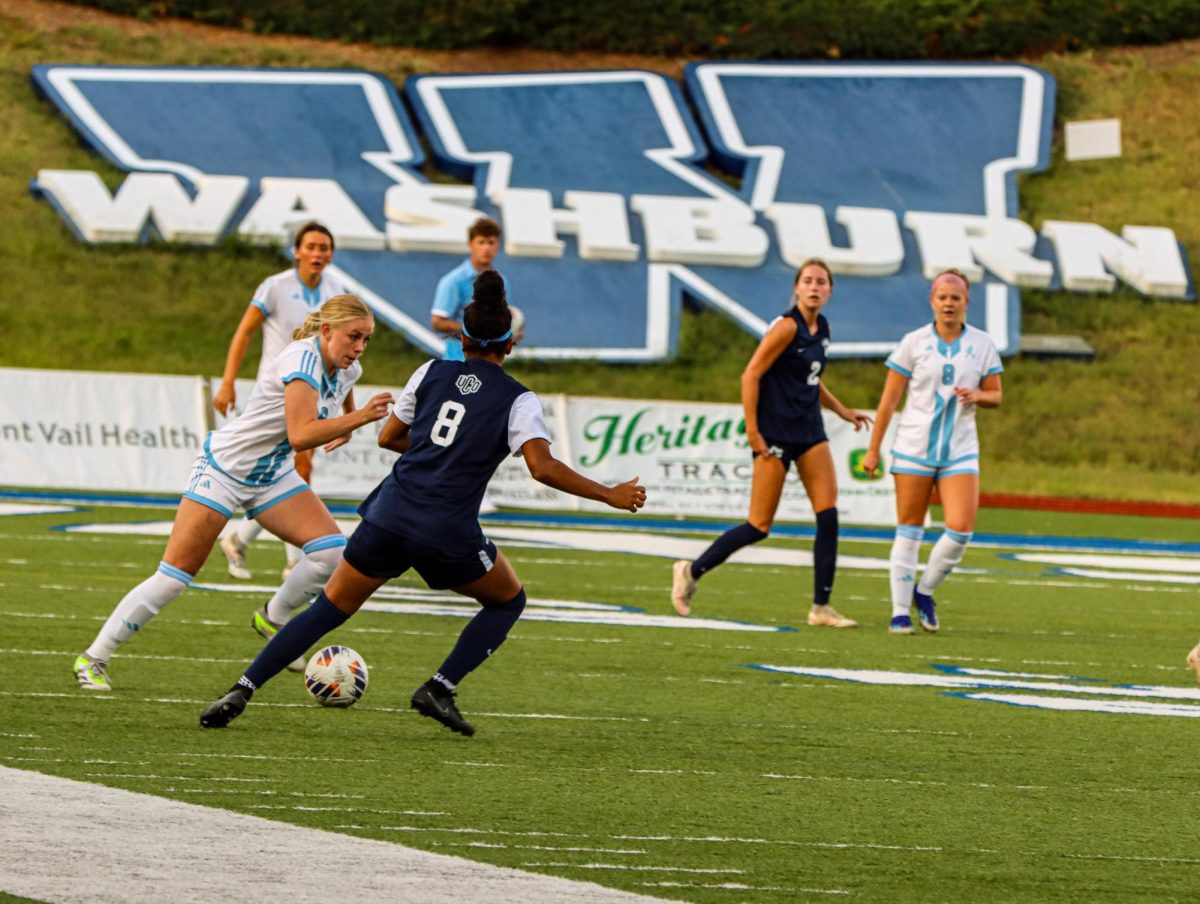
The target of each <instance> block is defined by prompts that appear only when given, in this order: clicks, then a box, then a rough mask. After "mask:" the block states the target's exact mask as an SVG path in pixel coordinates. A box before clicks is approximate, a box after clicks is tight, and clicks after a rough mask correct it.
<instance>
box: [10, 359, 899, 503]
mask: <svg viewBox="0 0 1200 904" xmlns="http://www.w3.org/2000/svg"><path fill="white" fill-rule="evenodd" d="M219 383H220V381H219V380H217V379H213V380H205V379H204V378H201V377H173V376H154V375H148V374H104V373H82V372H72V371H48V370H25V369H18V368H0V398H3V399H4V400H5V407H4V409H2V410H0V485H4V486H24V487H46V488H55V489H88V490H109V491H125V492H151V493H180V492H182V491H183V488H184V484H185V482H186V480H187V476H188V473H189V470H190V468H191V464H192V461H193V460H194V458H195V457H196V455H197V453H198V452H199V451H200V449H201V447H202V444H203V442H204V436H205V434H206V433H207V431H208V429H209V426H210V425H215V426H216V427H220V426H221V425H222V424H224V423H225V422H226V421H227V419H226V418H223V417H221V416H220V415H216V414H215V413H213V412H212V409H211V407H210V405H211V398H212V395H213V394H214V393H215V392H216V389H217V387H218V386H219ZM252 388H253V383H252V382H251V381H249V380H239V381H238V384H237V392H238V399H237V406H238V408H239V410H240V408H241V407H242V406H244V405H245V403H246V401H247V400H248V399H249V397H250V392H251V390H252ZM385 390H389V391H391V392H393V393H395V392H398V391H399V389H398V387H387V386H371V385H359V386H356V387H355V388H354V392H355V399H356V400H357V401H358V402H359V403H360V404H361V402H363V401H365V400H366V399H369V398H370V397H371V396H372V395H374V394H375V393H377V392H382V391H385ZM540 398H541V401H542V410H543V414H544V416H545V418H546V424H547V426H548V427H549V429H550V433H551V436H552V439H553V448H554V454H555V455H556V456H557V457H558V458H560V459H562V460H563V461H565V462H567V463H568V464H570V465H571V466H572V467H573V468H575V469H576V470H578V471H580V472H581V473H583V474H585V475H587V476H588V477H591V478H592V479H593V480H596V481H599V482H601V483H615V482H618V481H623V480H629V479H630V478H632V477H639V478H640V479H641V482H642V483H643V484H645V486H646V488H647V495H648V501H647V504H646V508H645V509H644V510H643V511H644V513H645V514H647V515H657V516H672V515H679V516H689V515H690V516H695V517H706V518H722V519H730V520H742V519H744V518H745V517H746V512H747V510H748V508H749V504H750V473H751V459H750V454H749V451H748V446H747V444H746V438H745V432H744V430H745V427H744V424H743V418H742V410H741V406H740V405H738V404H709V403H699V402H672V401H663V400H653V401H650V400H630V399H604V398H582V397H580V398H575V397H568V396H563V395H546V396H541V397H540ZM383 423H384V422H383V421H379V422H376V423H375V424H371V425H368V426H367V427H364V428H363V429H361V430H358V431H357V432H356V433H355V434H354V436H353V437H352V439H351V441H350V442H349V443H347V444H346V445H344V446H342V447H341V448H339V449H335V450H334V451H333V452H331V453H326V452H324V451H318V452H317V458H316V462H315V466H314V470H313V488H314V489H315V490H316V491H317V492H318V493H319V494H321V495H322V496H325V497H327V498H331V499H360V498H362V497H364V496H366V495H367V493H369V492H370V491H371V490H372V489H373V488H374V487H375V485H376V484H377V483H378V482H379V481H380V480H381V479H383V477H384V476H386V475H387V473H388V471H389V470H390V469H391V467H392V465H393V464H394V462H395V460H396V455H395V453H392V452H389V451H388V450H386V449H380V448H379V446H378V443H377V440H378V436H379V431H380V430H381V429H382V427H383ZM825 429H826V431H827V432H828V434H829V439H830V446H831V450H832V453H833V458H834V463H835V467H836V468H837V475H838V510H839V514H840V515H841V517H842V519H843V520H845V521H849V522H854V523H860V524H891V523H893V521H894V519H895V502H894V494H893V490H892V483H891V481H890V480H888V479H879V478H877V479H875V480H868V479H866V478H865V476H864V475H863V474H862V473H861V472H860V471H857V470H856V467H855V465H856V463H857V461H858V460H859V459H860V458H861V456H862V453H863V451H864V450H865V449H866V445H867V439H868V435H867V434H866V433H865V432H863V433H857V434H856V433H855V432H854V428H853V427H851V426H850V425H849V424H847V423H846V422H844V421H842V420H840V419H839V418H836V417H834V416H832V415H828V414H827V415H826V420H825ZM891 440H892V436H891V432H889V435H888V436H887V437H885V440H884V448H885V449H887V448H890V446H891ZM489 494H490V495H491V496H492V498H493V499H494V500H495V501H496V502H497V504H499V505H501V506H505V507H509V508H520V509H537V510H547V511H611V509H608V507H607V506H604V505H603V504H601V503H598V502H591V501H588V500H581V499H578V498H576V497H574V496H568V495H566V494H563V493H560V492H558V491H556V490H552V489H551V488H549V487H547V486H545V485H543V484H540V483H538V482H537V481H535V480H533V478H531V477H530V476H529V472H528V470H527V469H526V467H525V463H524V459H523V458H522V457H521V456H520V455H517V456H515V457H510V458H508V459H506V460H505V461H504V462H503V463H502V464H501V465H500V467H499V469H498V470H497V472H496V475H495V477H494V478H493V480H492V482H491V484H490V487H489ZM778 519H779V520H780V521H806V520H812V508H811V506H810V505H809V502H808V497H807V496H806V495H805V493H804V488H803V487H802V486H801V485H800V483H799V481H798V480H797V478H796V476H795V472H794V469H793V472H792V474H791V475H790V476H789V478H788V482H787V484H786V485H785V487H784V493H783V499H782V502H781V503H780V506H779V512H778Z"/></svg>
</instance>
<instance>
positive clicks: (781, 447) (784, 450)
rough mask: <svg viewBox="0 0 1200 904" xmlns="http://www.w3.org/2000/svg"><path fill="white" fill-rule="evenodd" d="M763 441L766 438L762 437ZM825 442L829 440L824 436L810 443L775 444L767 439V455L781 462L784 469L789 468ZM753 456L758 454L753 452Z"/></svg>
mask: <svg viewBox="0 0 1200 904" xmlns="http://www.w3.org/2000/svg"><path fill="white" fill-rule="evenodd" d="M763 439H766V437H765V436H764V437H763ZM827 442H829V440H828V439H827V438H826V437H824V436H823V437H821V438H820V439H818V440H814V441H813V442H811V443H776V442H772V441H771V440H769V439H767V454H768V455H773V456H775V457H776V458H778V459H779V460H780V461H782V462H783V466H784V467H785V468H790V467H791V466H792V462H794V461H795V460H796V459H797V458H799V457H800V456H801V455H803V454H804V453H805V452H807V451H808V450H809V449H812V448H814V447H815V446H819V445H821V443H827ZM754 455H755V456H757V455H758V453H757V452H755V453H754Z"/></svg>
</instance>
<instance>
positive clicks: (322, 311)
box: [292, 295, 375, 341]
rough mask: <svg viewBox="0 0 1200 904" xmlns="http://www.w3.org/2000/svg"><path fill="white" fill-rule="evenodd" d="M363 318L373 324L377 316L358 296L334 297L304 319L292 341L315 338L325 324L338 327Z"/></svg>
mask: <svg viewBox="0 0 1200 904" xmlns="http://www.w3.org/2000/svg"><path fill="white" fill-rule="evenodd" d="M363 318H365V319H367V320H370V321H372V322H374V320H375V316H374V315H373V314H372V313H371V309H370V308H369V307H368V306H367V303H366V302H365V301H363V300H362V299H361V298H359V297H358V296H357V295H334V296H333V297H332V298H331V299H329V300H328V301H327V302H325V304H323V305H321V306H320V307H319V308H317V309H316V310H315V311H312V312H310V313H309V315H308V316H307V317H305V318H304V323H303V325H302V326H300V327H299V328H298V329H296V330H294V331H293V332H292V339H293V341H294V340H296V339H307V338H308V337H309V336H315V335H316V334H317V333H319V332H321V325H322V324H324V323H328V324H329V325H330V326H337V325H338V324H339V323H346V322H348V321H351V320H360V319H363Z"/></svg>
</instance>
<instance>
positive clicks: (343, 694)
mask: <svg viewBox="0 0 1200 904" xmlns="http://www.w3.org/2000/svg"><path fill="white" fill-rule="evenodd" d="M304 686H305V687H306V688H308V692H309V693H310V694H312V695H313V697H315V698H316V700H317V702H318V703H320V704H321V705H322V706H352V705H353V704H355V703H357V702H358V701H359V700H360V699H361V698H362V695H363V694H365V693H366V692H367V664H366V662H365V661H363V658H362V657H361V656H359V655H358V654H357V653H355V652H354V651H353V650H352V649H350V648H349V647H339V646H331V647H324V648H322V649H320V650H317V652H315V653H313V655H312V658H311V659H310V660H308V665H307V666H305V668H304Z"/></svg>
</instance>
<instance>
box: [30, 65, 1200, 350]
mask: <svg viewBox="0 0 1200 904" xmlns="http://www.w3.org/2000/svg"><path fill="white" fill-rule="evenodd" d="M33 83H34V85H35V87H36V88H37V90H39V91H40V92H41V93H42V94H43V95H44V96H45V97H46V98H48V99H49V100H50V102H51V103H53V104H54V105H55V106H56V107H57V108H58V109H59V110H60V112H61V113H62V114H63V115H64V116H66V117H67V118H68V120H69V121H70V123H71V124H72V126H73V127H74V128H75V129H76V130H77V131H78V132H79V133H80V135H81V136H82V137H83V139H84V140H85V141H86V142H87V143H89V144H90V145H91V146H92V147H93V148H95V149H96V150H97V151H98V152H99V153H100V154H102V155H103V156H104V157H106V158H107V159H108V160H110V161H111V162H112V163H114V164H115V165H116V166H117V167H119V168H120V169H122V170H124V171H126V172H127V173H129V175H128V176H126V177H125V180H124V182H123V183H122V185H121V186H120V188H119V189H118V190H117V191H116V192H115V193H111V192H110V191H109V190H108V189H107V188H106V186H105V184H104V183H103V182H102V181H101V179H100V177H99V175H97V174H96V173H94V172H90V171H74V170H61V169H50V168H47V169H43V170H41V171H39V172H38V173H37V175H36V178H34V179H33V182H32V190H33V191H34V193H35V194H36V195H38V196H40V197H42V198H44V199H46V200H47V201H48V202H49V203H51V204H52V205H53V206H54V207H55V208H56V209H57V210H58V212H59V213H60V214H61V216H62V217H63V219H64V220H66V221H67V223H68V224H69V225H70V226H71V227H72V228H73V229H74V230H75V232H76V233H77V234H78V235H79V236H80V238H81V239H82V240H83V241H86V242H90V243H102V242H134V241H145V240H148V239H149V238H150V237H152V236H158V237H161V238H163V239H166V240H168V241H171V242H182V243H194V244H201V245H212V244H215V243H217V242H219V241H220V240H221V238H222V237H223V236H225V235H228V234H236V235H238V236H239V237H241V238H242V239H244V240H247V241H250V242H259V243H270V244H275V245H278V246H280V247H283V248H284V249H285V250H287V249H288V241H287V238H288V232H289V229H290V228H293V227H294V226H295V225H296V224H297V223H298V222H299V221H301V220H304V219H309V218H316V219H319V220H321V221H322V222H324V223H325V224H326V225H328V226H329V227H330V228H331V229H332V231H333V232H334V234H335V235H336V236H337V243H338V248H337V255H336V257H335V265H336V268H337V269H338V270H339V271H340V272H341V274H342V275H344V276H345V277H347V278H348V280H349V281H350V283H351V285H353V286H355V287H356V289H357V291H358V292H359V293H360V294H361V295H362V296H363V297H364V298H365V299H366V300H367V301H368V302H369V303H370V304H371V306H372V307H373V308H374V310H375V312H376V315H377V316H378V317H379V319H381V320H382V321H384V322H385V323H387V324H388V325H389V326H391V327H393V328H394V329H397V330H400V331H401V332H403V333H404V334H405V335H406V336H407V337H408V339H409V340H410V341H412V342H413V343H415V344H416V345H418V346H420V347H422V348H424V349H425V350H427V351H429V352H430V353H432V354H438V353H439V352H440V349H441V341H440V338H439V337H438V336H437V335H436V334H435V333H434V332H433V331H432V329H431V327H430V323H429V311H430V306H431V303H432V300H433V294H434V288H435V287H436V285H437V282H438V279H439V278H440V277H441V276H442V275H443V274H444V273H445V272H447V271H448V270H450V269H451V268H452V267H454V266H455V265H457V264H458V263H459V262H460V261H461V260H462V259H463V258H464V257H465V254H466V232H467V227H468V225H469V224H470V223H471V222H472V221H473V220H474V219H475V218H476V217H478V216H480V215H488V216H491V217H493V218H494V219H496V220H497V221H499V222H500V224H501V225H502V227H503V229H504V239H503V252H504V253H503V254H502V255H501V257H500V258H499V259H498V262H497V265H498V267H499V268H500V269H501V270H502V271H503V272H504V274H505V276H506V278H507V279H508V283H509V289H510V295H511V298H512V301H513V302H514V303H515V304H517V305H519V306H520V307H521V308H522V310H523V311H524V313H525V315H526V318H527V329H526V337H525V341H524V342H523V343H522V345H521V346H520V348H519V349H518V352H517V353H518V354H520V355H523V356H527V357H532V358H539V359H546V360H553V359H569V358H574V359H584V358H586V359H595V360H606V361H629V362H636V361H657V360H663V359H667V358H670V357H672V356H673V354H674V352H675V348H676V339H677V332H678V325H679V312H680V306H681V304H682V302H683V300H684V298H685V296H686V297H687V298H689V299H691V300H692V301H693V302H694V303H696V304H699V305H702V306H706V307H707V308H710V309H712V310H715V311H718V312H720V313H721V314H722V315H724V316H725V317H727V318H728V319H729V321H730V322H731V324H733V325H736V326H737V327H739V328H741V329H743V330H746V331H748V332H750V333H752V334H755V335H759V334H761V333H762V332H763V331H764V330H765V329H766V326H767V324H768V323H769V322H770V320H771V319H772V318H773V317H774V316H776V315H777V314H779V313H780V312H781V311H783V310H785V309H786V307H787V305H788V304H789V301H790V295H791V291H790V290H791V283H792V276H793V273H794V271H795V268H796V266H797V265H798V264H799V263H800V262H802V261H803V260H805V259H806V258H809V257H820V258H823V259H825V260H826V261H828V262H829V263H830V265H831V266H832V268H833V270H834V272H835V273H836V274H837V292H836V294H835V296H834V299H833V303H832V304H831V305H830V307H829V309H828V310H827V313H828V316H829V319H830V321H831V323H832V325H833V335H834V339H835V341H834V342H833V344H832V346H831V347H830V349H829V353H830V354H831V355H834V356H847V355H857V356H882V355H885V354H886V353H887V352H889V351H890V350H891V349H892V347H893V346H894V345H895V343H896V342H897V341H898V340H899V339H900V337H901V336H902V335H904V333H906V332H907V331H908V330H910V329H913V328H914V327H915V326H917V325H919V324H921V323H923V322H925V321H927V320H928V319H929V307H928V279H929V278H930V277H931V276H932V275H933V274H935V273H936V272H937V271H939V270H942V269H945V268H946V267H958V268H959V269H960V270H962V271H964V272H965V273H966V274H967V275H968V276H969V277H970V279H971V280H972V283H973V289H972V293H971V306H970V309H969V319H970V320H971V322H972V323H974V324H975V325H976V326H979V327H981V328H983V329H986V330H987V331H988V332H989V333H990V334H991V335H992V337H993V339H994V340H995V342H996V344H997V346H998V348H999V349H1000V350H1001V351H1002V352H1006V353H1011V352H1015V351H1017V350H1018V345H1019V341H1020V304H1019V295H1018V292H1019V288H1020V287H1022V286H1033V287H1050V288H1056V287H1057V288H1063V289H1066V290H1068V291H1076V292H1109V291H1112V290H1113V289H1114V288H1115V286H1116V285H1118V283H1125V284H1127V285H1130V286H1132V287H1133V288H1135V289H1136V290H1138V291H1140V292H1142V293H1144V294H1147V295H1153V296H1158V297H1166V298H1191V297H1193V294H1194V293H1193V284H1192V278H1191V275H1190V272H1189V268H1188V266H1187V263H1186V260H1185V257H1184V254H1183V251H1182V249H1181V247H1180V245H1179V242H1178V241H1177V240H1176V237H1175V234H1174V233H1173V232H1172V230H1170V229H1168V228H1164V227H1162V226H1138V225H1127V226H1124V227H1123V228H1121V230H1120V234H1117V233H1114V232H1111V231H1109V230H1108V229H1106V228H1104V227H1102V226H1100V225H1097V224H1093V223H1077V222H1068V221H1063V220H1048V221H1046V222H1044V223H1043V224H1042V226H1041V231H1040V233H1039V232H1035V231H1034V229H1033V228H1032V227H1031V226H1029V225H1028V224H1026V223H1024V222H1023V221H1021V220H1020V219H1018V218H1017V212H1018V203H1017V182H1016V179H1017V175H1018V174H1020V173H1025V172H1033V171H1037V170H1041V169H1045V167H1046V166H1047V165H1048V161H1049V154H1050V152H1049V149H1050V138H1051V127H1052V122H1053V107H1054V81H1053V79H1052V78H1051V77H1050V76H1049V75H1047V74H1046V73H1044V72H1042V71H1040V70H1038V69H1036V68H1033V67H1030V66H1022V65H1010V64H983V63H981V64H945V65H932V64H899V63H892V64H869V65H865V64H841V63H836V64H835V63H756V64H744V63H697V64H692V65H691V66H689V67H688V68H687V71H686V76H685V83H684V86H680V85H678V84H676V83H675V82H674V81H672V80H670V79H668V78H665V77H664V76H661V75H657V74H654V73H651V72H645V71H605V72H595V71H592V72H555V73H501V74H492V75H429V76H421V77H414V78H410V79H408V81H407V82H406V83H405V86H404V93H405V96H406V99H407V101H408V106H407V107H406V105H405V104H404V103H402V102H401V100H400V97H399V96H398V94H397V93H396V90H395V88H394V87H393V86H392V84H391V83H389V82H388V81H387V80H385V79H383V78H381V77H380V76H377V75H375V74H372V73H369V72H361V71H344V70H339V71H322V70H284V69H214V68H125V67H100V66H58V65H41V66H36V67H34V70H33ZM685 90H686V92H687V96H688V100H690V106H689V104H688V103H687V102H685V98H684V91H685ZM409 109H411V110H412V115H410V113H409V112H408V111H409ZM693 109H694V110H695V111H696V112H695V114H693V113H692V110H693ZM418 127H419V128H420V130H421V131H422V132H423V133H424V136H425V138H426V139H427V141H428V143H429V146H430V147H431V148H432V151H433V156H434V162H435V164H436V165H437V166H438V167H439V168H441V169H442V170H443V171H445V172H447V173H449V174H451V175H453V176H456V177H458V178H459V179H460V180H462V182H463V184H445V183H435V182H430V181H429V180H428V179H427V178H426V177H425V176H424V175H423V166H424V165H425V160H424V156H423V153H422V150H421V144H420V143H419V141H418V138H417V129H418ZM706 162H708V163H711V164H713V169H717V170H720V171H721V172H722V173H724V174H726V175H727V176H728V178H721V177H719V176H718V175H715V174H714V172H713V169H708V168H705V163H706ZM229 288H231V289H232V288H236V287H229ZM246 291H247V293H248V292H249V288H247V289H246Z"/></svg>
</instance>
